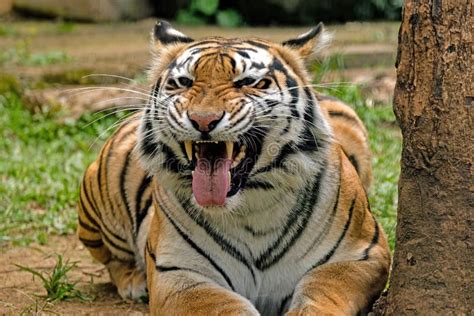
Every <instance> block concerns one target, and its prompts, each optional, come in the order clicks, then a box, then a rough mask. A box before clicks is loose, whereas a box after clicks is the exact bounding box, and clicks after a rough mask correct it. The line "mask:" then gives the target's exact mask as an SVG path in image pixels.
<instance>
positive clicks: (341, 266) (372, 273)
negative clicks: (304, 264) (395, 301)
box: [286, 250, 390, 316]
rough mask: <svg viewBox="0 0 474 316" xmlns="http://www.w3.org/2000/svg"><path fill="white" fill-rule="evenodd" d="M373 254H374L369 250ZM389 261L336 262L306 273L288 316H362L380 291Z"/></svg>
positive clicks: (382, 257) (381, 257)
mask: <svg viewBox="0 0 474 316" xmlns="http://www.w3.org/2000/svg"><path fill="white" fill-rule="evenodd" d="M372 251H373V250H372ZM389 260H390V259H389V257H388V256H385V255H384V254H383V252H381V254H380V256H375V257H372V258H369V259H368V260H358V261H345V262H335V263H329V264H324V265H321V266H319V267H317V268H314V269H313V270H311V271H309V272H308V273H307V274H306V275H305V276H304V277H303V279H302V280H301V281H300V283H299V284H298V286H297V287H296V289H295V293H294V295H293V299H292V302H291V305H290V309H289V312H288V313H287V314H286V315H287V316H293V315H357V314H358V313H362V314H365V312H367V307H369V306H370V304H372V303H373V300H374V299H376V298H377V296H378V295H379V294H380V292H381V291H382V290H383V288H384V286H385V283H386V280H387V276H388V268H389Z"/></svg>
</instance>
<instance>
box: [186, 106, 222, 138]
mask: <svg viewBox="0 0 474 316" xmlns="http://www.w3.org/2000/svg"><path fill="white" fill-rule="evenodd" d="M188 117H189V120H190V121H191V124H193V126H194V128H195V129H197V130H198V131H200V132H205V133H209V132H210V131H212V130H213V129H214V128H216V126H217V124H218V123H219V122H220V121H221V120H222V118H223V117H224V111H222V112H217V113H216V112H202V111H188Z"/></svg>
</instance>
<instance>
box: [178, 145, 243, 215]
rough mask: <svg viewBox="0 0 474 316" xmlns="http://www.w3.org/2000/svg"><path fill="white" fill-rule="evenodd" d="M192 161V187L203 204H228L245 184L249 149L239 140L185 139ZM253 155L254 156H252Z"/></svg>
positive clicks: (200, 203) (197, 199) (189, 157)
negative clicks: (194, 140)
mask: <svg viewBox="0 0 474 316" xmlns="http://www.w3.org/2000/svg"><path fill="white" fill-rule="evenodd" d="M184 147H185V150H186V154H187V156H188V159H189V160H190V161H191V162H192V164H191V165H192V168H194V169H193V171H192V189H193V194H194V197H195V199H196V201H197V203H198V204H199V205H201V206H213V205H214V206H217V205H224V204H225V201H226V199H227V198H228V197H230V196H233V195H234V194H236V193H237V192H238V191H239V190H240V189H241V188H242V187H243V185H244V184H245V182H246V180H247V177H248V173H249V171H250V170H248V168H247V166H246V165H247V163H245V162H248V159H247V158H248V156H249V149H248V148H247V147H246V146H245V145H243V144H240V143H239V142H235V143H234V142H231V141H226V142H218V141H196V142H192V141H185V142H184ZM250 156H251V155H250Z"/></svg>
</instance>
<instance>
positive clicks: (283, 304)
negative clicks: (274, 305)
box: [278, 293, 293, 315]
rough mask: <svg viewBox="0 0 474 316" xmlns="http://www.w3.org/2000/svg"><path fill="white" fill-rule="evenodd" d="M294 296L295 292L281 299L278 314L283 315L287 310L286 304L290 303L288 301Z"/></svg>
mask: <svg viewBox="0 0 474 316" xmlns="http://www.w3.org/2000/svg"><path fill="white" fill-rule="evenodd" d="M292 297H293V293H291V294H290V295H287V296H285V297H284V298H283V299H282V300H281V303H280V308H278V315H283V312H285V307H286V304H288V302H289V301H290V300H291V298H292Z"/></svg>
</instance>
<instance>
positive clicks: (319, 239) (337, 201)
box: [301, 177, 341, 259]
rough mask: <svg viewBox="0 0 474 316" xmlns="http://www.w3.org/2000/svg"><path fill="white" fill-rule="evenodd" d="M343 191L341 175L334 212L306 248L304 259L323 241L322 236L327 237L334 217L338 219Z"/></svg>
mask: <svg viewBox="0 0 474 316" xmlns="http://www.w3.org/2000/svg"><path fill="white" fill-rule="evenodd" d="M340 192H341V178H340V177H339V187H338V188H337V195H336V201H335V202H334V207H333V208H332V212H331V214H330V215H329V221H326V223H325V226H324V228H323V230H322V231H321V232H320V233H319V234H318V236H317V237H316V238H315V239H314V241H313V242H312V243H311V246H310V247H309V248H308V250H306V252H305V253H304V255H303V256H302V257H301V259H303V258H304V257H306V255H307V254H308V253H309V252H310V251H311V249H314V247H315V246H316V245H319V243H320V242H321V238H322V237H326V234H327V233H328V231H329V230H330V229H331V227H332V223H333V222H334V219H336V212H337V209H338V207H339V193H340Z"/></svg>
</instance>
